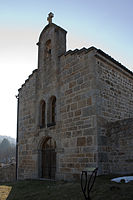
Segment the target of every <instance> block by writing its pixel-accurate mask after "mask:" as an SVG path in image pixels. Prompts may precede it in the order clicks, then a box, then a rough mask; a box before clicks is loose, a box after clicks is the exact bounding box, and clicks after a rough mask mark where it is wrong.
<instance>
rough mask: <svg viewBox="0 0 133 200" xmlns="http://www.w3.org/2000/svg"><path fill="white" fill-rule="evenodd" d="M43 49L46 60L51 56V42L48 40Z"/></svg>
mask: <svg viewBox="0 0 133 200" xmlns="http://www.w3.org/2000/svg"><path fill="white" fill-rule="evenodd" d="M45 48H46V57H47V58H48V57H49V56H50V55H51V40H48V41H47V42H46V43H45Z"/></svg>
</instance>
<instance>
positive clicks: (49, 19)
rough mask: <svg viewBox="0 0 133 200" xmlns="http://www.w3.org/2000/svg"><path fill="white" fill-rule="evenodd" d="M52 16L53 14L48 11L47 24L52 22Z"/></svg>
mask: <svg viewBox="0 0 133 200" xmlns="http://www.w3.org/2000/svg"><path fill="white" fill-rule="evenodd" d="M53 17H54V14H53V13H52V12H50V13H49V14H48V17H47V20H48V22H49V24H52V18H53Z"/></svg>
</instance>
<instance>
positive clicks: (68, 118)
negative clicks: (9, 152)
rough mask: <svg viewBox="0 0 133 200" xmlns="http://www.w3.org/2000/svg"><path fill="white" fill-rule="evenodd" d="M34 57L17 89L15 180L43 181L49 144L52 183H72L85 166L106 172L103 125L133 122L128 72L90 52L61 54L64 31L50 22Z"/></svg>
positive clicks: (132, 83)
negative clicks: (34, 67)
mask: <svg viewBox="0 0 133 200" xmlns="http://www.w3.org/2000/svg"><path fill="white" fill-rule="evenodd" d="M38 52H39V53H38V69H37V70H34V71H33V73H32V74H31V75H30V76H29V78H28V79H27V80H26V81H25V83H24V84H23V85H22V87H21V88H20V89H19V107H18V108H19V110H18V169H17V174H18V179H25V178H41V177H43V178H45V175H44V174H45V171H47V167H46V166H45V164H46V163H47V159H49V158H47V159H46V156H45V157H43V152H44V151H45V154H46V152H47V150H48V149H46V148H47V146H48V143H47V142H48V141H49V140H50V139H52V141H54V142H55V144H56V145H54V146H56V147H55V149H54V152H55V154H52V155H55V160H56V161H55V162H54V163H55V166H54V168H55V171H54V173H55V178H56V179H63V180H72V179H75V178H78V177H79V175H80V172H81V171H82V170H83V169H84V168H85V167H98V168H99V174H102V173H108V172H110V166H109V163H108V162H107V160H108V152H107V148H108V146H107V141H108V138H109V137H108V136H107V124H108V122H112V123H113V122H115V121H117V120H120V119H125V118H130V117H133V74H132V72H130V71H129V70H127V69H126V68H125V67H124V66H122V65H121V64H120V63H118V62H117V61H115V60H114V59H112V58H111V57H110V56H108V55H107V54H105V53H104V52H102V51H101V50H98V49H96V48H95V47H90V48H89V49H86V48H83V49H81V50H78V49H76V50H74V51H71V50H70V51H67V52H66V31H65V30H64V29H62V28H61V27H59V26H57V25H55V24H53V23H49V24H48V25H47V26H46V27H45V28H44V29H43V31H42V33H41V35H40V38H39V42H38ZM53 99H54V101H56V104H55V102H54V101H53ZM51 102H52V103H51ZM53 102H54V103H53ZM55 105H56V106H55ZM54 106H55V107H54ZM42 113H43V116H42ZM49 144H50V143H49ZM52 151H53V148H52ZM110 156H111V155H110ZM43 162H45V164H43ZM53 165H54V164H53ZM44 166H45V167H44ZM43 167H44V168H45V170H44V169H43ZM43 170H44V172H43ZM51 170H53V169H52V168H51ZM43 173H44V174H43ZM48 173H51V172H48ZM47 176H48V174H47Z"/></svg>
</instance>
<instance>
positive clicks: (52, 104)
mask: <svg viewBox="0 0 133 200" xmlns="http://www.w3.org/2000/svg"><path fill="white" fill-rule="evenodd" d="M55 123H56V97H55V96H52V97H51V98H50V100H49V105H48V127H49V126H53V125H55Z"/></svg>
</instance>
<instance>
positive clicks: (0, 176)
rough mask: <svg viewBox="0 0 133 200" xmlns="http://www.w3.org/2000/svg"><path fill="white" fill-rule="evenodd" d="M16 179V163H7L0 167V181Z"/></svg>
mask: <svg viewBox="0 0 133 200" xmlns="http://www.w3.org/2000/svg"><path fill="white" fill-rule="evenodd" d="M15 180H16V164H15V163H12V164H8V165H5V166H3V167H0V182H12V181H15Z"/></svg>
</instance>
